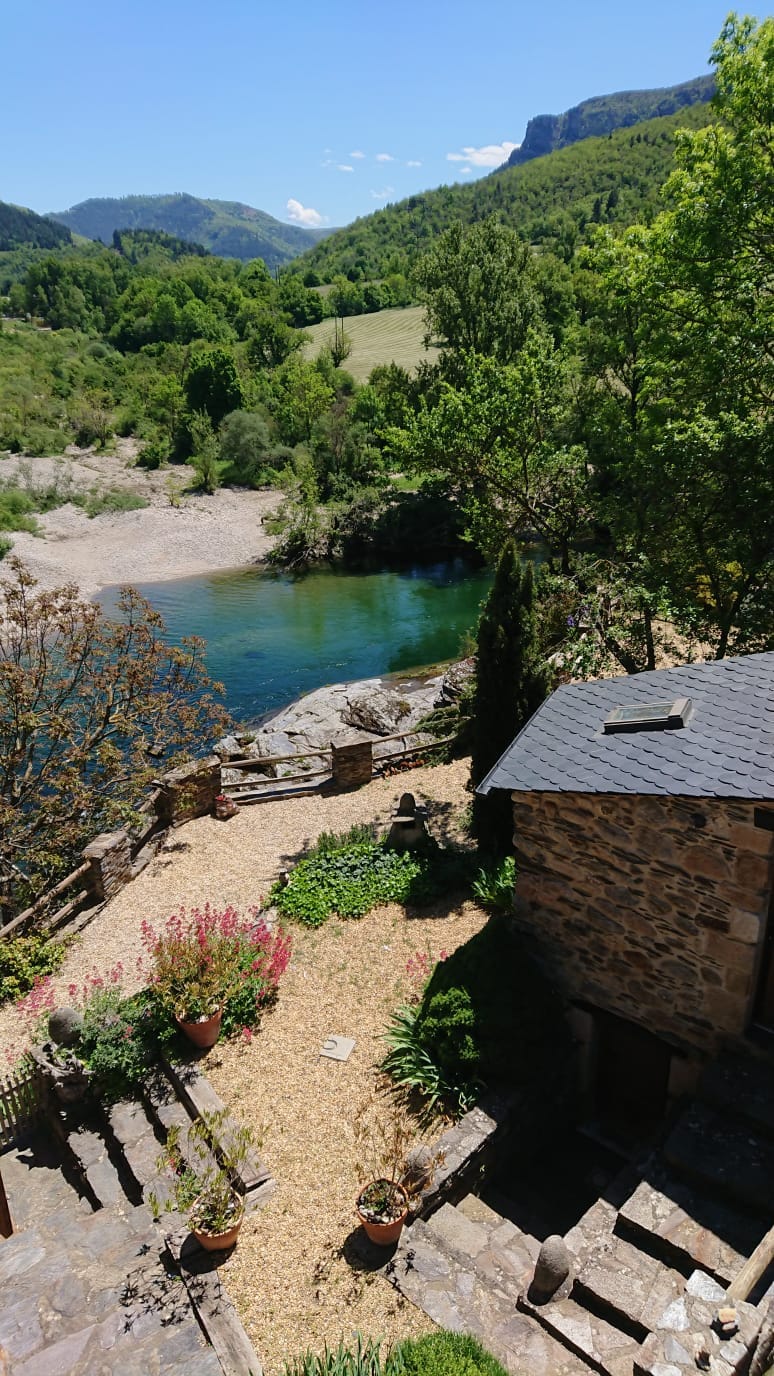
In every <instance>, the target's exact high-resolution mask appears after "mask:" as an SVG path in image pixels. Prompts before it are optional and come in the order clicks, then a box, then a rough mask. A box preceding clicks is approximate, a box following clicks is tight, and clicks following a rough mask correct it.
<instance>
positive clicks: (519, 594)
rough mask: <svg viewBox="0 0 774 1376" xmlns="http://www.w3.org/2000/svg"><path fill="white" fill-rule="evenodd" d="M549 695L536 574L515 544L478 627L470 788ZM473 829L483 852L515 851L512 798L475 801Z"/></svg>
mask: <svg viewBox="0 0 774 1376" xmlns="http://www.w3.org/2000/svg"><path fill="white" fill-rule="evenodd" d="M547 691H548V679H547V673H546V669H545V666H544V664H543V662H542V658H541V654H540V647H539V642H538V634H537V624H536V618H535V608H534V573H533V567H532V564H531V563H527V564H523V563H522V561H521V559H520V558H519V553H518V550H517V548H516V543H515V541H514V540H512V539H511V540H508V541H507V542H506V544H505V545H504V546H503V550H502V553H501V555H500V559H499V562H498V565H497V572H496V573H495V580H494V583H493V585H492V590H491V592H490V594H489V597H488V598H487V600H486V602H485V604H484V609H483V611H482V613H481V619H480V621H479V624H478V650H477V661H476V684H475V690H474V694H473V704H472V706H473V717H472V759H471V766H470V774H471V782H472V783H473V785H474V786H475V785H477V784H479V783H480V782H481V780H482V779H483V778H484V775H485V774H487V773H488V771H489V770H490V769H491V768H492V765H493V764H495V763H496V761H497V760H498V759H499V758H500V756H501V755H502V753H503V751H504V750H506V749H507V748H508V746H509V745H510V743H511V741H512V740H513V738H514V736H516V735H517V734H518V732H519V731H520V730H521V728H522V727H523V726H524V725H525V724H526V723H527V722H528V721H529V718H530V717H531V716H532V714H533V712H534V711H536V709H537V708H538V707H539V706H540V704H541V702H542V701H543V699H544V698H545V696H546V693H547ZM473 828H474V831H475V834H476V836H477V838H478V841H479V845H480V846H481V847H482V849H484V850H488V851H493V852H495V853H499V854H508V853H509V852H510V851H511V848H512V847H511V838H512V832H513V822H512V818H511V800H510V795H509V794H508V792H507V791H505V790H500V789H498V790H496V791H495V792H494V793H490V794H489V795H488V796H487V797H485V798H484V797H480V796H479V795H478V794H476V796H475V800H474V803H473Z"/></svg>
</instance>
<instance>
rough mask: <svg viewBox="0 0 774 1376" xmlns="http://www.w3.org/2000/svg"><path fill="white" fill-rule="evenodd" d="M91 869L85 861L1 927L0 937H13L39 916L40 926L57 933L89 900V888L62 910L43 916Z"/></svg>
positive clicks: (72, 899) (78, 894)
mask: <svg viewBox="0 0 774 1376" xmlns="http://www.w3.org/2000/svg"><path fill="white" fill-rule="evenodd" d="M90 869H91V865H90V864H89V862H88V860H84V862H83V864H82V865H79V866H78V868H77V870H73V871H72V874H68V875H66V876H65V878H64V879H60V881H59V883H58V884H55V885H54V887H53V889H49V890H48V891H47V892H46V893H44V894H41V896H40V898H36V900H35V902H34V903H31V904H30V906H29V908H25V909H24V912H23V913H17V914H16V917H14V918H12V919H11V921H10V922H6V924H5V926H4V927H0V936H11V935H12V934H13V933H14V932H15V931H18V929H19V928H20V927H22V928H23V927H27V926H28V925H29V924H30V922H32V920H33V918H37V917H38V916H40V918H41V920H40V923H39V925H40V926H41V927H45V928H46V930H48V931H55V930H56V929H57V927H61V926H62V924H63V923H64V922H66V921H67V919H68V917H70V916H71V914H72V913H73V912H74V911H75V909H76V908H77V907H79V906H80V905H81V904H82V903H83V902H84V900H85V899H86V898H88V896H89V890H88V888H85V889H81V891H80V893H77V894H76V895H75V897H74V898H71V899H70V900H69V901H68V902H67V903H65V904H64V905H63V906H62V907H61V908H58V909H57V911H56V912H55V913H51V914H48V913H47V914H45V916H42V914H43V913H44V911H45V909H46V908H47V907H48V906H49V904H50V903H51V901H52V899H54V898H58V897H59V896H60V895H61V894H63V893H66V892H67V890H68V889H71V888H72V887H73V885H74V884H77V882H78V880H79V879H83V877H84V875H86V874H88V873H89V870H90Z"/></svg>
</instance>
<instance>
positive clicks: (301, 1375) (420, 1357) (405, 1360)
mask: <svg viewBox="0 0 774 1376" xmlns="http://www.w3.org/2000/svg"><path fill="white" fill-rule="evenodd" d="M283 1376H507V1372H506V1370H505V1367H503V1366H501V1365H500V1363H499V1362H498V1361H497V1359H496V1358H495V1357H493V1356H492V1355H491V1353H489V1352H487V1351H486V1349H485V1348H484V1347H482V1345H481V1343H480V1342H479V1341H478V1339H477V1338H473V1337H471V1336H470V1334H468V1333H447V1332H445V1331H444V1330H440V1331H439V1332H436V1333H426V1334H424V1335H423V1336H422V1337H421V1338H407V1339H406V1340H405V1341H404V1342H402V1343H398V1344H397V1345H396V1346H395V1347H393V1348H392V1350H391V1351H389V1352H387V1353H384V1354H382V1350H381V1343H380V1342H379V1341H374V1340H373V1339H372V1338H364V1337H362V1335H361V1334H360V1333H358V1334H357V1336H356V1338H355V1342H354V1344H347V1343H345V1342H344V1341H341V1342H340V1343H339V1345H338V1347H336V1348H330V1347H328V1345H327V1343H326V1345H325V1348H324V1350H323V1352H322V1355H320V1356H317V1355H315V1353H313V1352H311V1351H307V1352H305V1353H303V1354H302V1355H301V1356H300V1357H297V1358H296V1359H295V1361H293V1362H286V1363H285V1369H284V1373H283Z"/></svg>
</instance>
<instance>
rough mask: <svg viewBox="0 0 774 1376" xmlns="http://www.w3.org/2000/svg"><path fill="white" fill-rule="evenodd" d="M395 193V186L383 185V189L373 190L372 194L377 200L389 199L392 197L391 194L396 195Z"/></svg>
mask: <svg viewBox="0 0 774 1376" xmlns="http://www.w3.org/2000/svg"><path fill="white" fill-rule="evenodd" d="M394 193H395V187H394V186H383V187H382V189H381V191H372V192H371V195H372V196H373V198H374V200H375V201H388V200H389V199H390V196H392V195H394Z"/></svg>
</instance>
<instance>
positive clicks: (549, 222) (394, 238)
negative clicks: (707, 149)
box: [293, 104, 712, 284]
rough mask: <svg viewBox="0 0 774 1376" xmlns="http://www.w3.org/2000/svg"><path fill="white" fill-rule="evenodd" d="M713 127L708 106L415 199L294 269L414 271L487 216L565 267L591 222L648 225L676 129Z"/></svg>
mask: <svg viewBox="0 0 774 1376" xmlns="http://www.w3.org/2000/svg"><path fill="white" fill-rule="evenodd" d="M711 119H712V107H711V106H709V105H707V104H697V105H690V106H685V107H684V108H683V109H681V110H680V111H678V113H677V114H674V115H668V116H665V117H662V118H660V119H652V120H646V121H644V122H643V123H641V124H637V125H636V126H634V127H633V128H629V129H617V130H615V131H614V132H612V133H610V134H608V135H607V137H606V138H586V139H583V140H582V141H581V142H580V143H573V144H570V145H568V147H567V148H559V149H557V151H556V152H554V153H548V154H547V155H546V156H545V157H542V158H533V159H531V160H530V161H529V162H526V163H524V164H523V165H522V166H520V167H508V166H505V167H502V168H500V169H499V171H497V172H493V173H492V174H491V175H490V176H488V177H482V178H481V179H480V181H477V182H470V183H467V184H464V185H462V184H457V185H456V186H440V187H438V188H437V189H436V190H434V191H426V192H424V193H423V194H422V195H418V196H409V197H408V198H407V199H406V200H404V201H398V202H396V204H395V205H388V206H385V207H384V208H383V209H381V210H377V211H375V212H374V213H373V214H372V215H368V216H364V217H363V218H361V219H359V220H355V221H354V223H353V224H351V225H349V226H347V227H346V228H345V229H337V230H335V231H334V232H333V233H332V234H331V235H330V237H329V238H327V239H326V240H325V241H324V243H321V244H318V245H317V247H316V248H314V249H312V250H311V251H310V252H309V253H307V254H305V256H304V257H303V258H300V259H298V260H297V261H296V262H295V263H294V264H293V270H294V271H296V272H299V273H302V274H304V277H305V280H307V281H309V282H310V283H312V284H314V282H315V281H316V282H320V281H323V282H330V281H332V279H333V277H335V276H336V275H337V274H339V273H341V274H343V275H344V276H345V277H348V278H350V280H352V281H355V282H357V281H359V280H361V279H369V280H374V279H378V278H385V277H389V276H390V275H391V274H392V273H400V272H403V273H406V272H410V270H411V265H412V262H413V261H414V259H415V258H416V257H417V255H418V254H419V253H422V252H423V251H424V250H425V249H426V248H427V247H428V246H429V245H430V244H431V243H432V242H433V240H434V239H436V238H437V237H438V235H439V234H442V233H443V231H444V230H445V229H448V228H449V225H450V224H451V223H452V221H453V220H461V221H462V223H463V224H473V223H475V222H476V221H477V220H483V219H485V218H486V217H487V216H488V215H497V216H498V217H499V219H501V220H502V221H503V223H504V224H508V225H512V226H513V228H514V229H517V230H518V231H519V233H520V234H521V235H522V236H523V237H524V238H525V239H526V240H528V241H529V242H530V243H533V244H539V245H542V246H544V247H545V248H547V249H550V250H552V251H553V252H554V253H556V254H557V255H558V256H559V257H560V258H563V259H564V260H565V261H568V260H569V257H571V255H572V252H573V249H574V247H575V245H576V244H577V243H579V242H581V243H582V242H583V240H584V239H585V238H586V237H587V236H588V234H589V232H590V230H591V229H592V228H593V226H594V225H595V224H600V223H603V224H619V225H629V224H634V223H636V222H642V223H647V222H648V221H650V220H652V219H653V217H654V216H655V215H656V214H657V213H658V211H659V210H660V209H662V208H663V202H662V200H661V194H660V193H661V187H662V185H663V183H664V181H665V180H666V178H667V176H668V175H669V172H670V171H671V168H672V161H673V157H674V147H675V133H676V131H677V130H678V129H685V128H690V129H698V128H700V127H702V126H703V125H705V124H709V123H710V121H711Z"/></svg>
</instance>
